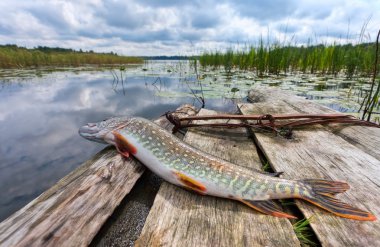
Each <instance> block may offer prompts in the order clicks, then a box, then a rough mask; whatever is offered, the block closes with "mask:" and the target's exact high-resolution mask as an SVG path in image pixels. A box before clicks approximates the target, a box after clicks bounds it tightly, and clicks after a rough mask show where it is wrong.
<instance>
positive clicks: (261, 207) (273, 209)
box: [239, 199, 297, 219]
mask: <svg viewBox="0 0 380 247" xmlns="http://www.w3.org/2000/svg"><path fill="white" fill-rule="evenodd" d="M239 201H241V202H242V203H244V204H246V205H247V206H249V207H251V208H253V209H255V210H257V211H259V212H261V213H263V214H268V215H272V216H276V217H280V218H288V219H296V218H297V217H295V216H293V215H290V214H287V213H285V212H282V211H281V207H280V206H279V205H278V204H277V203H276V202H274V201H272V200H265V201H250V200H243V199H241V200H239Z"/></svg>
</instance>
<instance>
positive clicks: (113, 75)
mask: <svg viewBox="0 0 380 247" xmlns="http://www.w3.org/2000/svg"><path fill="white" fill-rule="evenodd" d="M57 69H58V70H59V71H57ZM198 72H199V73H200V74H199V75H200V77H199V78H200V82H201V83H202V85H201V84H199V83H198V82H197V80H196V72H195V70H194V67H192V64H191V63H190V62H187V61H174V62H173V61H154V62H147V63H145V64H143V65H139V66H132V67H129V68H126V69H125V70H120V69H118V70H110V69H108V70H107V69H103V70H95V69H94V68H76V69H69V70H68V69H59V68H54V72H52V71H48V70H47V69H45V70H43V71H41V70H0V141H1V146H0V188H1V190H0V221H1V220H3V219H5V218H6V217H7V216H9V215H10V214H11V213H13V212H14V211H16V210H18V209H19V208H21V207H22V206H24V205H25V204H27V203H28V202H29V201H31V200H32V199H34V198H36V197H37V196H38V195H39V194H41V193H42V192H43V191H44V190H46V189H48V188H49V187H51V186H52V185H53V184H54V183H56V182H57V181H58V180H59V179H60V178H62V177H64V176H65V175H66V174H68V173H69V172H70V171H72V170H74V169H75V168H76V167H78V166H79V165H80V164H81V163H82V162H83V161H85V160H87V159H88V158H90V157H91V156H92V155H94V154H95V153H96V152H98V151H99V150H101V149H102V148H103V147H104V145H102V144H98V143H95V142H89V141H87V140H85V139H83V138H81V137H80V136H79V135H78V134H77V133H78V132H77V131H78V128H79V127H80V126H82V125H83V124H85V123H88V122H96V121H101V120H103V119H105V118H107V117H110V116H115V115H119V116H120V115H134V116H141V117H145V118H148V119H155V118H157V117H159V116H160V115H162V114H163V113H165V112H166V111H169V110H175V109H176V108H177V107H178V106H179V105H180V104H183V103H190V104H194V105H195V106H197V107H199V106H200V103H199V102H198V101H197V100H196V99H195V97H194V95H195V94H197V95H198V96H203V97H204V98H205V99H206V108H209V109H214V110H218V111H225V112H235V111H236V103H239V102H245V101H246V100H245V98H246V95H247V91H248V90H249V89H251V88H252V86H253V85H254V84H257V85H266V86H276V87H279V88H281V89H283V90H288V91H290V92H292V93H294V94H296V95H300V96H303V97H306V98H308V99H311V100H313V101H315V102H317V103H320V104H323V105H326V106H328V107H330V108H333V109H335V110H338V111H341V112H349V113H350V114H352V113H354V112H355V111H357V109H359V107H360V102H361V101H362V98H363V97H364V96H363V95H365V94H364V93H363V92H366V91H368V88H369V87H370V86H369V84H368V79H367V78H363V79H357V80H355V81H349V80H346V79H345V78H335V77H324V76H315V75H303V74H296V75H288V76H280V77H277V76H270V77H267V78H258V77H256V76H255V73H254V72H248V71H241V72H234V73H233V74H232V75H231V74H229V75H226V73H225V72H224V71H223V70H219V71H218V70H214V69H212V68H206V69H205V70H202V71H200V70H199V69H198ZM379 110H380V109H379Z"/></svg>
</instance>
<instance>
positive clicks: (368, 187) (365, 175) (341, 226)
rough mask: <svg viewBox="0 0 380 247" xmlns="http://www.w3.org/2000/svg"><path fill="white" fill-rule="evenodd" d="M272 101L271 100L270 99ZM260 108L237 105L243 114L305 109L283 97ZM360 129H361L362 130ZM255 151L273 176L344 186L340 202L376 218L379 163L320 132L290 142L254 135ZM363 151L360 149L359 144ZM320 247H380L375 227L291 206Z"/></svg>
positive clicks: (300, 133)
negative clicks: (305, 221) (305, 220)
mask: <svg viewBox="0 0 380 247" xmlns="http://www.w3.org/2000/svg"><path fill="white" fill-rule="evenodd" d="M270 97H272V96H270ZM273 97H275V98H276V99H272V100H270V101H268V102H264V103H255V104H242V105H240V109H241V111H242V112H243V114H264V113H265V114H281V113H290V114H291V113H297V112H299V111H298V110H297V109H305V108H306V107H305V106H304V105H295V104H294V102H293V103H292V104H291V105H289V104H288V103H287V102H289V101H290V97H291V96H288V97H286V100H285V99H282V98H280V97H278V96H273ZM361 128H365V127H361ZM255 137H256V140H257V143H258V145H259V146H260V148H261V149H262V150H263V152H264V154H265V155H266V156H267V158H268V160H269V162H270V164H271V165H272V167H273V169H274V170H275V171H284V172H285V174H284V176H285V177H286V178H288V179H305V178H325V179H332V180H340V181H347V182H348V183H349V184H350V185H351V189H350V190H349V191H347V192H346V193H344V194H342V195H339V196H338V197H339V199H341V200H342V201H345V202H347V203H349V204H351V205H354V206H357V207H359V208H361V209H367V210H369V211H371V212H372V213H374V214H375V215H376V216H377V217H379V216H380V207H379V206H378V200H379V198H380V169H379V167H380V161H379V160H378V159H376V158H375V157H373V156H371V155H369V154H368V153H366V152H365V151H363V150H361V149H359V148H357V147H355V146H354V145H352V144H350V143H349V142H347V141H345V140H344V139H343V138H341V137H339V136H337V135H335V134H333V133H332V132H331V131H328V130H326V128H323V127H321V126H315V127H308V128H307V129H302V130H296V131H294V139H293V140H287V139H284V138H281V137H275V136H274V135H273V134H270V133H255ZM364 145H365V144H364ZM296 204H297V205H298V206H299V208H300V210H301V211H302V212H303V214H304V215H305V216H306V217H311V216H314V217H313V219H312V221H311V226H312V228H313V230H314V231H315V233H316V235H317V237H318V239H319V240H320V242H321V244H322V245H323V246H380V222H379V221H376V222H360V221H354V220H349V219H343V218H339V217H336V216H334V215H332V214H330V213H328V212H325V211H323V210H320V209H318V208H317V207H315V206H311V205H310V204H307V203H304V202H302V201H299V200H296Z"/></svg>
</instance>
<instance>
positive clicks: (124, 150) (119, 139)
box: [113, 131, 137, 158]
mask: <svg viewBox="0 0 380 247" xmlns="http://www.w3.org/2000/svg"><path fill="white" fill-rule="evenodd" d="M113 135H114V136H115V143H116V148H117V151H119V153H121V154H122V155H123V156H124V157H127V158H128V157H129V154H130V153H131V154H136V153H137V149H136V147H135V146H133V145H132V144H131V143H129V142H128V140H127V139H126V138H125V137H124V136H123V135H122V134H120V133H119V132H117V131H114V132H113Z"/></svg>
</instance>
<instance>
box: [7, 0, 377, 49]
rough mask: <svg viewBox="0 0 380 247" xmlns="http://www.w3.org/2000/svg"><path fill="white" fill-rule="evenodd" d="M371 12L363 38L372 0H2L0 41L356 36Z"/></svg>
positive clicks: (132, 42)
mask: <svg viewBox="0 0 380 247" xmlns="http://www.w3.org/2000/svg"><path fill="white" fill-rule="evenodd" d="M370 16H372V17H371V20H370V22H369V23H368V26H367V29H366V32H365V41H370V40H372V41H373V40H374V38H375V35H376V32H377V29H378V28H379V27H380V17H379V16H380V2H379V1H377V0H370V1H364V0H362V1H355V0H347V1H345V0H337V1H333V2H331V1H328V0H319V1H314V0H306V1H295V0H291V1H287V2H284V1H279V0H265V1H255V2H254V3H252V1H241V0H239V1H232V0H224V1H216V0H206V1H200V0H197V1H193V2H185V3H182V2H178V1H172V0H166V1H151V0H142V1H137V0H128V1H118V0H83V1H73V0H71V1H70V0H51V1H42V0H35V1H33V0H19V1H13V0H3V1H1V3H0V44H7V43H11V44H17V45H22V46H27V47H34V46H38V45H47V46H60V47H67V48H75V49H85V50H95V51H115V52H118V53H121V54H126V55H163V54H166V55H186V54H194V53H196V52H199V51H201V50H202V49H222V48H225V47H230V46H232V45H235V44H236V43H240V44H245V43H255V42H257V41H258V39H259V37H260V36H263V37H265V38H266V37H267V35H268V31H269V35H270V36H271V39H272V40H276V39H279V40H283V39H284V38H286V39H288V40H290V39H291V38H293V40H294V41H297V43H298V44H299V43H305V42H307V41H308V39H310V38H312V39H314V40H315V37H317V41H323V42H326V41H339V42H346V41H347V40H346V37H347V36H348V37H349V38H350V40H349V41H352V42H357V40H358V36H359V33H360V30H361V28H362V26H363V25H364V24H365V22H366V20H367V19H368V18H369V17H370ZM347 34H348V35H347ZM370 38H371V39H370Z"/></svg>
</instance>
